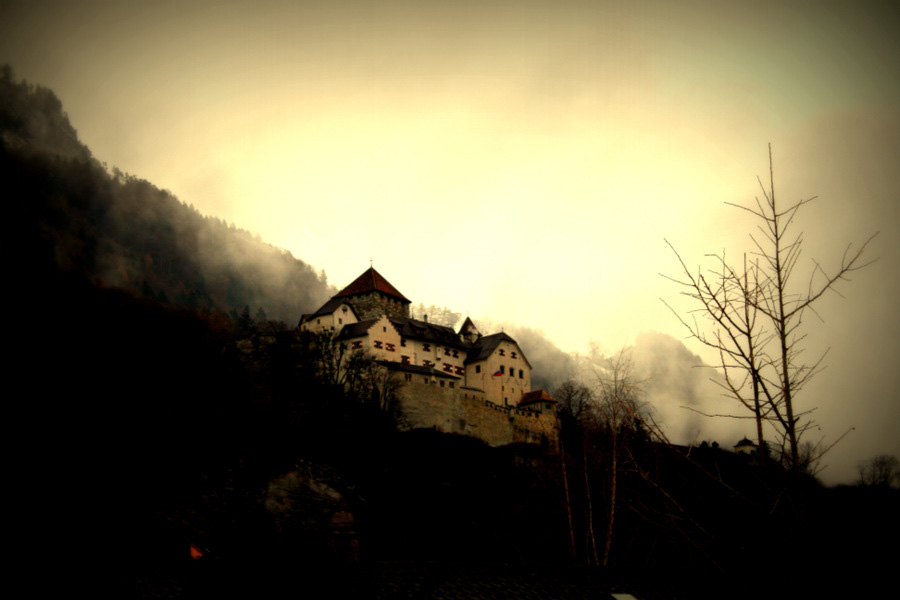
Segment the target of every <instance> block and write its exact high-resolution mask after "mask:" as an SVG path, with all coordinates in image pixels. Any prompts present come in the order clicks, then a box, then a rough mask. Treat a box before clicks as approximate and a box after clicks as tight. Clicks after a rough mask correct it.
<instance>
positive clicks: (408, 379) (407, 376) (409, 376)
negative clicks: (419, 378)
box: [403, 373, 412, 381]
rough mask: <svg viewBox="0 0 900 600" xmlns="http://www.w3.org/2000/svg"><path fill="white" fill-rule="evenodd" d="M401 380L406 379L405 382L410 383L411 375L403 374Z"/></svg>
mask: <svg viewBox="0 0 900 600" xmlns="http://www.w3.org/2000/svg"><path fill="white" fill-rule="evenodd" d="M403 378H404V379H406V381H412V375H411V374H410V373H404V374H403Z"/></svg>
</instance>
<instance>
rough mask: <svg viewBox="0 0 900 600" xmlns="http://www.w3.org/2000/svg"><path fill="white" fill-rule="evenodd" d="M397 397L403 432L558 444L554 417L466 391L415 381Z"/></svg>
mask: <svg viewBox="0 0 900 600" xmlns="http://www.w3.org/2000/svg"><path fill="white" fill-rule="evenodd" d="M398 397H399V406H398V408H399V411H398V412H399V421H400V425H401V427H402V428H404V429H418V428H425V429H432V428H433V429H437V430H438V431H443V432H445V433H459V434H463V435H470V436H472V437H476V438H478V439H481V440H483V441H484V442H486V443H487V444H489V445H491V446H503V445H505V444H512V443H517V442H526V443H542V442H545V441H546V442H548V443H550V444H552V445H555V444H556V441H557V428H556V415H555V414H553V413H540V412H537V411H533V410H524V409H517V408H514V407H505V406H499V405H496V404H493V403H491V402H487V401H485V400H484V398H483V394H480V393H478V392H473V391H472V390H467V389H466V388H462V389H460V388H448V387H440V386H439V385H438V384H431V383H423V382H416V381H413V382H407V383H406V384H405V385H404V386H403V388H401V389H400V391H399V392H398Z"/></svg>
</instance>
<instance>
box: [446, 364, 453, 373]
mask: <svg viewBox="0 0 900 600" xmlns="http://www.w3.org/2000/svg"><path fill="white" fill-rule="evenodd" d="M444 370H445V371H446V372H448V373H452V372H453V365H451V364H450V363H444Z"/></svg>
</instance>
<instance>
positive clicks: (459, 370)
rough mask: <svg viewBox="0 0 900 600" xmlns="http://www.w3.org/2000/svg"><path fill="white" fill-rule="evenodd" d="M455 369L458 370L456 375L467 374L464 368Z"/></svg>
mask: <svg viewBox="0 0 900 600" xmlns="http://www.w3.org/2000/svg"><path fill="white" fill-rule="evenodd" d="M455 369H456V374H457V375H462V374H463V373H465V371H463V368H462V367H455Z"/></svg>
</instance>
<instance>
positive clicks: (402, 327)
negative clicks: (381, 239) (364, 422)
mask: <svg viewBox="0 0 900 600" xmlns="http://www.w3.org/2000/svg"><path fill="white" fill-rule="evenodd" d="M409 305H410V301H409V300H408V299H407V298H406V297H405V296H404V295H403V294H401V293H400V292H399V291H398V290H397V289H396V288H395V287H394V286H393V285H391V284H390V283H389V282H388V281H387V280H386V279H385V278H384V277H382V275H381V274H380V273H378V272H377V271H376V270H375V269H374V268H369V269H368V270H367V271H366V272H364V273H363V274H362V275H360V276H359V277H357V278H356V280H354V281H353V283H351V284H350V285H348V286H347V287H345V288H344V289H343V290H341V291H340V292H339V293H338V294H336V295H335V296H334V297H333V298H331V300H329V301H328V302H326V303H325V304H324V305H323V306H322V307H321V308H320V309H319V310H318V311H316V312H315V313H312V314H308V315H303V317H302V318H301V319H300V329H301V330H302V331H311V332H320V331H332V332H334V335H335V338H336V340H337V341H339V342H340V343H343V344H345V345H346V346H347V348H348V349H350V350H362V351H366V352H368V353H369V354H370V355H371V356H372V358H373V359H374V360H375V361H376V362H378V364H379V365H381V367H382V368H384V369H388V370H389V371H391V372H392V373H393V375H394V377H395V378H396V379H397V380H398V381H400V382H401V383H402V387H401V388H400V390H399V392H398V394H397V395H398V401H399V412H400V417H401V424H403V425H404V426H406V427H408V428H434V429H438V430H440V431H444V432H447V433H461V434H465V435H471V436H474V437H477V438H480V439H482V440H484V441H485V442H487V443H489V444H491V445H494V446H499V445H503V444H510V443H514V442H550V441H555V439H556V412H555V402H554V400H553V399H552V398H551V397H550V396H549V394H547V393H546V392H544V391H543V390H536V391H532V389H531V364H530V363H529V362H528V359H527V358H526V357H525V353H524V352H523V351H522V349H521V348H520V347H519V345H518V343H517V342H516V341H515V340H514V339H513V338H512V337H510V336H509V335H507V334H506V333H495V334H492V335H481V332H479V331H478V329H477V327H476V326H475V324H474V323H473V322H472V320H471V319H469V318H466V320H465V322H464V323H463V324H462V326H461V327H460V329H459V331H454V330H453V329H452V328H450V327H445V326H442V325H436V324H433V323H429V322H428V321H427V318H426V319H425V320H422V321H419V320H416V319H412V318H410V316H409Z"/></svg>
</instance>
